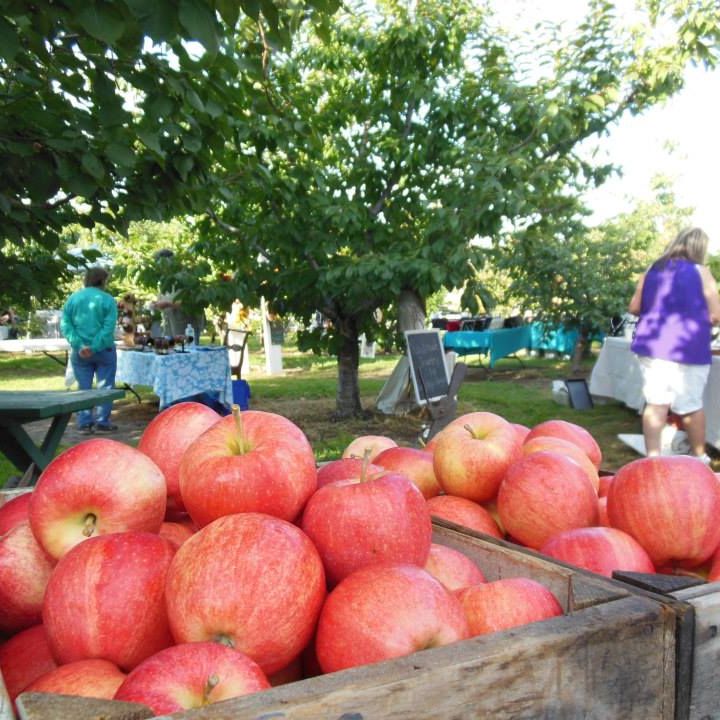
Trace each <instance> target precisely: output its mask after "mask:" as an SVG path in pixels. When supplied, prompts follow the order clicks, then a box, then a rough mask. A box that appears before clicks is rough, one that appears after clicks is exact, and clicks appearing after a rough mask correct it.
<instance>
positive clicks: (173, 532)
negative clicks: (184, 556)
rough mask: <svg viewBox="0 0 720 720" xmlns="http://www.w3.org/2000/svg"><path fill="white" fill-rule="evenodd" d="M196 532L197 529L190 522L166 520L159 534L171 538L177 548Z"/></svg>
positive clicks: (167, 538)
mask: <svg viewBox="0 0 720 720" xmlns="http://www.w3.org/2000/svg"><path fill="white" fill-rule="evenodd" d="M196 532H197V531H196V530H195V529H194V528H193V527H192V526H191V525H190V524H188V523H182V522H167V521H166V522H164V523H163V524H162V525H161V527H160V531H159V532H158V535H160V537H164V538H165V539H166V540H169V541H170V542H171V543H172V544H173V545H174V546H175V547H176V548H179V547H180V546H181V545H182V544H183V543H184V542H185V541H186V540H187V539H188V538H189V537H192V536H193V535H194V534H195V533H196Z"/></svg>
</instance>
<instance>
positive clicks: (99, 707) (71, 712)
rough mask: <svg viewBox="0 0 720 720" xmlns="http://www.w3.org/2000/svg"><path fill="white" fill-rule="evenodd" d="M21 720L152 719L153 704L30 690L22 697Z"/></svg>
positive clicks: (20, 699)
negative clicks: (151, 708)
mask: <svg viewBox="0 0 720 720" xmlns="http://www.w3.org/2000/svg"><path fill="white" fill-rule="evenodd" d="M17 704H18V713H19V715H20V720H148V718H152V717H154V715H153V713H152V711H151V710H150V708H147V707H145V705H138V704H137V703H128V702H118V701H115V700H98V699H95V698H81V697H74V696H71V695H55V694H53V693H26V694H24V695H21V696H20V697H19V698H18V702H17Z"/></svg>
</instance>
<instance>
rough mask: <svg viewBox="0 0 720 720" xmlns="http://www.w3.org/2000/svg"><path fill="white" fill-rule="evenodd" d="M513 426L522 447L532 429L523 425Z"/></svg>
mask: <svg viewBox="0 0 720 720" xmlns="http://www.w3.org/2000/svg"><path fill="white" fill-rule="evenodd" d="M510 424H511V425H512V426H513V429H514V430H515V434H516V435H517V439H518V444H520V445H522V444H523V443H524V442H525V440H526V439H527V436H528V434H529V433H530V428H529V427H528V426H527V425H521V424H520V423H510Z"/></svg>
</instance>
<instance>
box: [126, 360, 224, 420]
mask: <svg viewBox="0 0 720 720" xmlns="http://www.w3.org/2000/svg"><path fill="white" fill-rule="evenodd" d="M115 382H116V384H121V383H127V384H128V385H148V386H150V387H151V388H152V390H153V392H154V393H155V394H156V395H157V396H158V398H160V408H161V409H162V408H164V407H166V406H168V405H169V404H170V403H172V402H175V401H176V400H181V399H182V398H187V397H190V396H192V395H197V394H199V393H202V392H216V393H218V400H219V401H220V402H221V403H223V404H225V405H228V406H230V405H231V404H232V397H233V395H232V378H231V375H230V362H229V360H228V352H227V348H225V347H217V348H211V347H203V348H199V349H198V350H195V351H192V352H184V353H176V352H171V353H169V354H167V355H156V354H155V353H154V352H151V351H150V352H149V351H145V352H139V351H136V350H118V365H117V374H116V376H115Z"/></svg>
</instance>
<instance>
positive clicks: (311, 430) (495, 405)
mask: <svg viewBox="0 0 720 720" xmlns="http://www.w3.org/2000/svg"><path fill="white" fill-rule="evenodd" d="M250 350H251V355H250V360H251V371H250V375H249V377H248V378H247V379H248V380H249V382H250V386H251V391H252V398H251V407H252V408H253V409H257V410H268V411H271V412H278V413H280V414H284V415H286V416H287V417H289V418H290V419H292V420H293V421H294V422H296V423H297V424H298V425H299V426H300V427H301V428H302V429H303V430H304V431H305V432H306V434H307V435H308V437H309V438H310V441H311V443H312V445H313V448H314V450H315V453H316V457H317V458H318V460H327V459H330V458H333V457H338V456H339V454H340V453H341V452H342V450H343V448H344V447H345V446H346V445H347V444H348V442H349V441H350V440H352V439H353V437H356V436H357V435H359V434H387V435H389V436H390V437H395V438H396V439H397V441H398V442H399V443H400V444H414V441H416V440H417V437H418V435H419V430H420V428H421V425H422V420H421V419H420V418H419V417H417V416H412V417H394V416H393V417H388V416H384V415H379V414H377V413H372V412H370V413H367V417H365V418H360V419H357V420H348V421H334V420H333V419H332V417H331V414H332V410H333V408H334V403H335V393H336V372H337V371H336V363H335V360H334V359H333V358H329V357H327V356H314V355H312V354H310V353H299V352H297V351H294V350H292V349H291V348H289V347H286V348H285V350H284V355H283V368H284V374H283V375H281V376H267V375H265V373H264V357H263V355H262V352H261V350H260V348H259V347H258V346H257V344H255V345H251V348H250ZM397 360H398V356H396V355H378V356H377V357H376V358H375V359H363V360H362V361H361V367H360V393H361V398H362V403H363V407H365V408H366V409H367V410H372V409H373V406H374V402H375V399H376V397H377V395H378V393H379V392H380V390H381V388H382V386H383V384H384V382H385V380H386V379H387V377H388V376H389V374H390V372H391V371H392V369H393V367H394V366H395V363H396V362H397ZM465 360H466V362H467V363H468V364H469V366H470V369H469V371H468V375H467V378H466V380H465V382H464V383H463V385H462V387H461V389H460V393H459V396H458V401H459V404H458V412H459V413H465V412H471V411H475V410H485V411H489V412H494V413H497V414H499V415H502V416H503V417H505V418H506V419H507V420H509V421H511V422H515V423H521V424H523V425H528V426H532V425H535V424H536V423H538V422H541V421H543V420H547V419H549V418H561V419H564V420H569V421H571V422H575V423H578V424H579V425H582V426H584V427H586V428H587V429H588V430H589V431H590V432H591V433H592V434H593V435H594V436H595V438H596V439H597V441H598V442H599V444H600V446H601V448H602V450H603V454H604V462H603V465H604V467H605V468H606V469H617V468H618V467H620V466H621V465H622V464H624V463H626V462H629V461H630V460H633V459H635V458H636V457H637V456H636V455H635V454H634V453H633V451H632V450H630V449H629V448H627V447H626V446H625V445H623V444H622V443H621V442H620V441H619V440H618V439H617V434H618V433H621V432H633V433H637V432H640V419H639V417H638V415H637V413H635V412H634V411H632V410H629V409H627V408H625V407H623V406H620V405H618V404H617V403H609V404H606V405H596V406H595V407H594V408H593V409H590V410H583V411H579V410H572V409H570V408H568V407H566V406H562V405H559V404H557V403H556V402H555V401H554V400H553V398H552V393H551V383H552V380H554V379H561V378H564V377H566V376H567V374H568V372H569V366H568V362H567V361H566V360H562V359H549V358H530V357H523V363H522V365H521V364H520V363H519V362H518V361H517V360H516V359H514V358H506V359H503V360H501V361H500V362H499V363H498V364H497V365H496V367H495V369H493V370H492V371H487V370H485V369H483V368H481V367H479V365H478V364H477V363H478V359H477V358H476V357H468V358H465ZM592 364H593V359H592V358H591V359H588V360H586V361H585V364H584V366H583V372H584V374H586V375H589V372H590V370H591V368H592ZM64 388H65V384H64V374H63V369H62V367H60V365H58V363H57V362H55V361H53V360H52V359H50V358H46V357H44V356H39V355H33V356H23V355H7V354H3V355H0V390H40V389H54V390H62V389H64ZM137 389H138V390H139V392H140V394H141V396H142V398H143V401H144V405H143V406H144V407H148V409H149V410H150V411H151V412H152V407H153V402H155V404H156V399H154V396H153V395H152V393H151V392H150V390H149V389H148V388H137ZM134 402H135V401H134V399H133V398H132V397H131V396H129V395H128V397H127V398H126V399H125V400H124V401H121V403H120V405H122V404H126V405H132V404H133V403H134ZM151 416H152V415H151ZM61 449H63V448H62V446H61ZM14 474H17V471H16V470H15V469H14V468H13V467H12V466H11V465H10V463H9V462H7V461H6V460H5V459H4V458H0V484H2V483H3V482H4V479H6V478H8V477H10V476H11V475H14Z"/></svg>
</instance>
